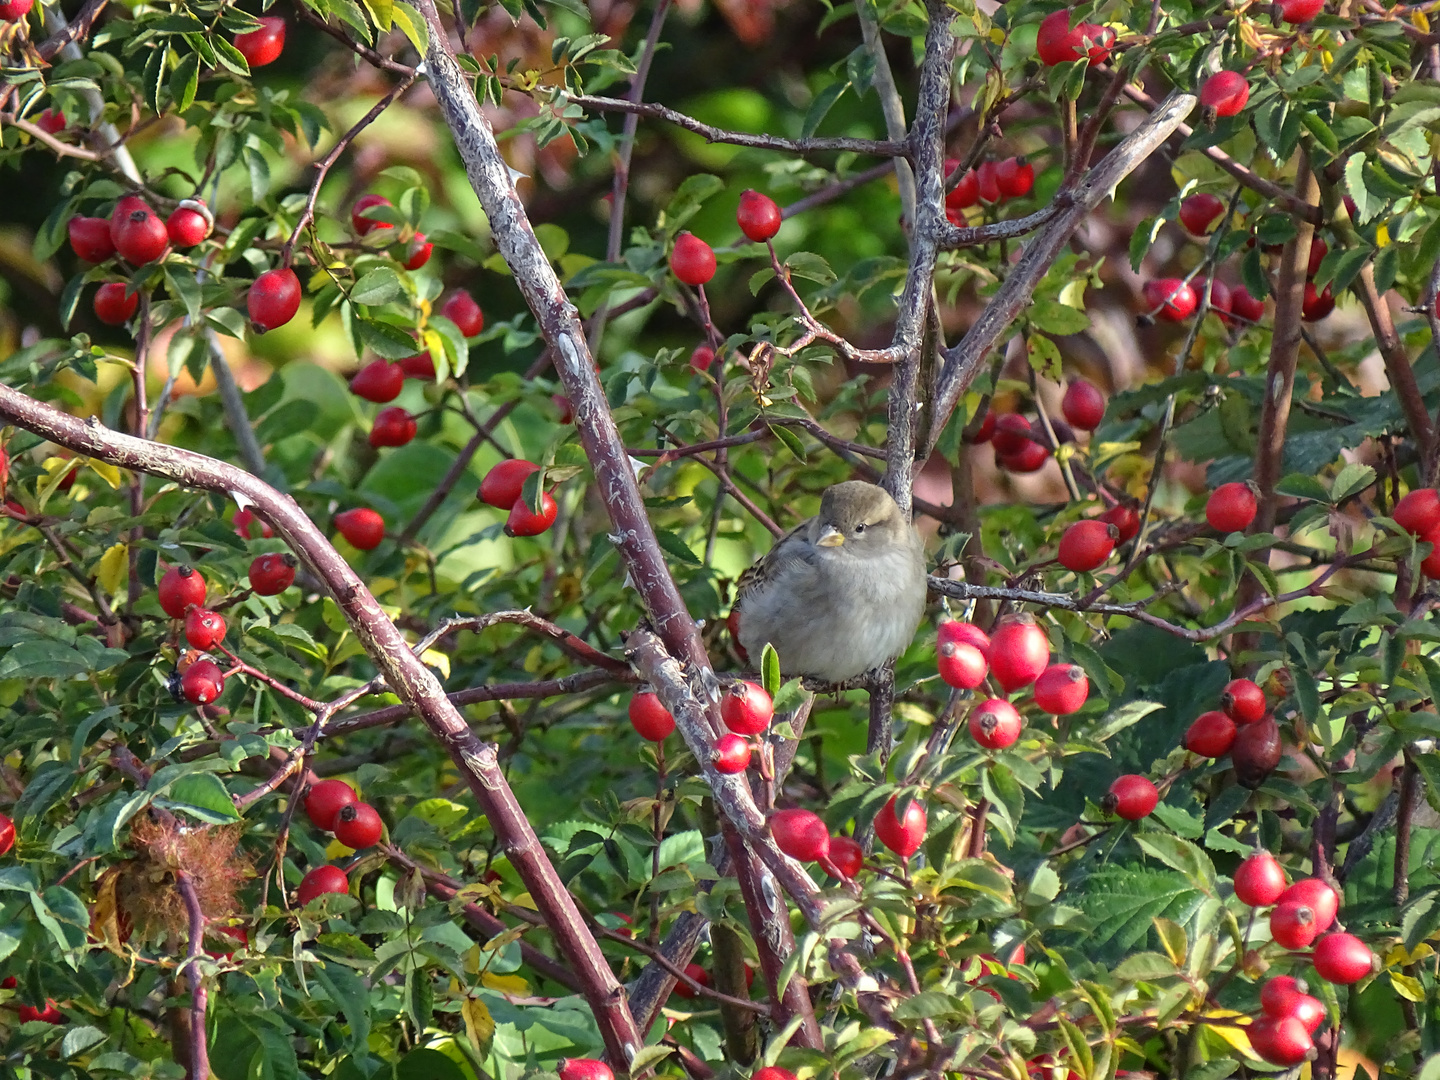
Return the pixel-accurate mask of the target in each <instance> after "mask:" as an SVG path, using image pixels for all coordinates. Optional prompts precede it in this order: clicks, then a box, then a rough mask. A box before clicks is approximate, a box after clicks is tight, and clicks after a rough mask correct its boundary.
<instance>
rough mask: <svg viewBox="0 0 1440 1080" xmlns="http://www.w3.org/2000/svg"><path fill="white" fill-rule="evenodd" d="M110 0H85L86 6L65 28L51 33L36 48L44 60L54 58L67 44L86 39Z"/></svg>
mask: <svg viewBox="0 0 1440 1080" xmlns="http://www.w3.org/2000/svg"><path fill="white" fill-rule="evenodd" d="M107 3H109V0H85V6H84V7H82V8H81V9H80V10H79V11H78V12H76V14H75V18H74V20H73V21H72V22H71V23H70V24H69V25H68V26H65V27H64V28H63V29H61V30H59V31H57V32H56V33H54V34H52V35H50V37H48V38H46V39H45V40H44V41H42V42H41V43H40V45H39V47H38V49H37V50H36V51H37V52H39V54H40V58H41V59H42V60H50V59H53V58H54V56H55V54H56V53H58V52H59V51H60V50H61V49H63V48H65V46H67V45H70V44H72V43H74V42H78V41H84V40H85V39H86V38H87V37H89V36H90V31H91V29H92V28H93V27H94V26H95V20H96V19H98V18H99V17H100V13H101V12H102V11H104V10H105V5H106V4H107Z"/></svg>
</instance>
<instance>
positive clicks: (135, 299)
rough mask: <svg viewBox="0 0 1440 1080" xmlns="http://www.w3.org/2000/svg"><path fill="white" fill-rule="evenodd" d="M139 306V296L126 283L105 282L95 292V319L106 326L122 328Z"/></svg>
mask: <svg viewBox="0 0 1440 1080" xmlns="http://www.w3.org/2000/svg"><path fill="white" fill-rule="evenodd" d="M139 306H140V294H139V293H133V292H131V291H130V286H129V284H128V283H126V282H123V281H107V282H105V284H104V285H101V286H100V288H98V289H96V290H95V317H96V318H97V319H99V320H100V321H101V322H102V323H104V324H105V325H106V326H124V325H125V324H126V323H127V322H129V321H130V319H131V318H132V317H133V316H134V314H135V309H136V308H138V307H139Z"/></svg>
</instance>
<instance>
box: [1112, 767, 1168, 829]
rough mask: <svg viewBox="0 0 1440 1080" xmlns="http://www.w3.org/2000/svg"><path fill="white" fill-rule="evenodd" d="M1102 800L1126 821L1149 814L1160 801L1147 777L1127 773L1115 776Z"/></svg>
mask: <svg viewBox="0 0 1440 1080" xmlns="http://www.w3.org/2000/svg"><path fill="white" fill-rule="evenodd" d="M1103 802H1104V803H1105V804H1107V809H1109V810H1110V811H1111V812H1112V813H1114V814H1116V815H1117V816H1119V817H1122V818H1124V819H1125V820H1126V821H1139V820H1140V819H1141V818H1143V817H1149V816H1150V813H1151V812H1152V811H1153V810H1154V809H1155V807H1156V805H1157V804H1158V803H1159V802H1160V793H1159V792H1158V791H1156V790H1155V785H1154V784H1153V783H1151V782H1150V778H1149V777H1147V776H1139V775H1136V774H1134V773H1129V774H1127V775H1125V776H1119V777H1116V779H1115V782H1114V783H1113V784H1111V785H1110V794H1109V795H1108V796H1106V798H1105V799H1104V800H1103Z"/></svg>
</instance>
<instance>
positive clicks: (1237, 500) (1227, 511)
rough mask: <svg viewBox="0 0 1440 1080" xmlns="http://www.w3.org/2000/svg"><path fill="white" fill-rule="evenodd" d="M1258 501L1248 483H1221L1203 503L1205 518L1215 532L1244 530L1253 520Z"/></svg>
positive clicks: (1258, 505)
mask: <svg viewBox="0 0 1440 1080" xmlns="http://www.w3.org/2000/svg"><path fill="white" fill-rule="evenodd" d="M1259 509H1260V503H1259V501H1258V500H1257V499H1256V498H1255V491H1254V489H1253V488H1251V486H1250V485H1249V484H1246V483H1242V482H1240V481H1238V480H1237V481H1235V482H1234V483H1230V484H1221V485H1220V486H1219V487H1218V488H1216V489H1215V490H1214V491H1212V492H1211V493H1210V498H1209V499H1208V500H1206V503H1205V520H1206V521H1207V522H1209V524H1210V527H1211V528H1212V529H1214V530H1215V531H1217V532H1222V533H1232V532H1244V531H1245V530H1246V529H1248V528H1249V527H1250V523H1251V522H1252V521H1254V520H1255V514H1256V512H1257V511H1258V510H1259Z"/></svg>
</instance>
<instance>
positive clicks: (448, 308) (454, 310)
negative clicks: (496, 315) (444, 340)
mask: <svg viewBox="0 0 1440 1080" xmlns="http://www.w3.org/2000/svg"><path fill="white" fill-rule="evenodd" d="M440 314H441V315H443V316H445V318H447V319H449V320H450V321H451V322H453V323H454V324H455V325H456V326H458V327H459V328H460V333H461V334H463V335H464V336H465V337H467V338H472V337H474V336H475V335H476V334H478V333H480V331H481V330H484V329H485V313H484V312H483V311H481V310H480V305H479V304H477V303H476V302H475V298H474V297H473V296H471V295H470V294H469V293H468V292H466V291H465V290H464V289H456V290H455V291H454V292H452V293H451V294H450V295H449V296H447V297H446V298H445V302H444V303H443V304H441V305H440Z"/></svg>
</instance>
